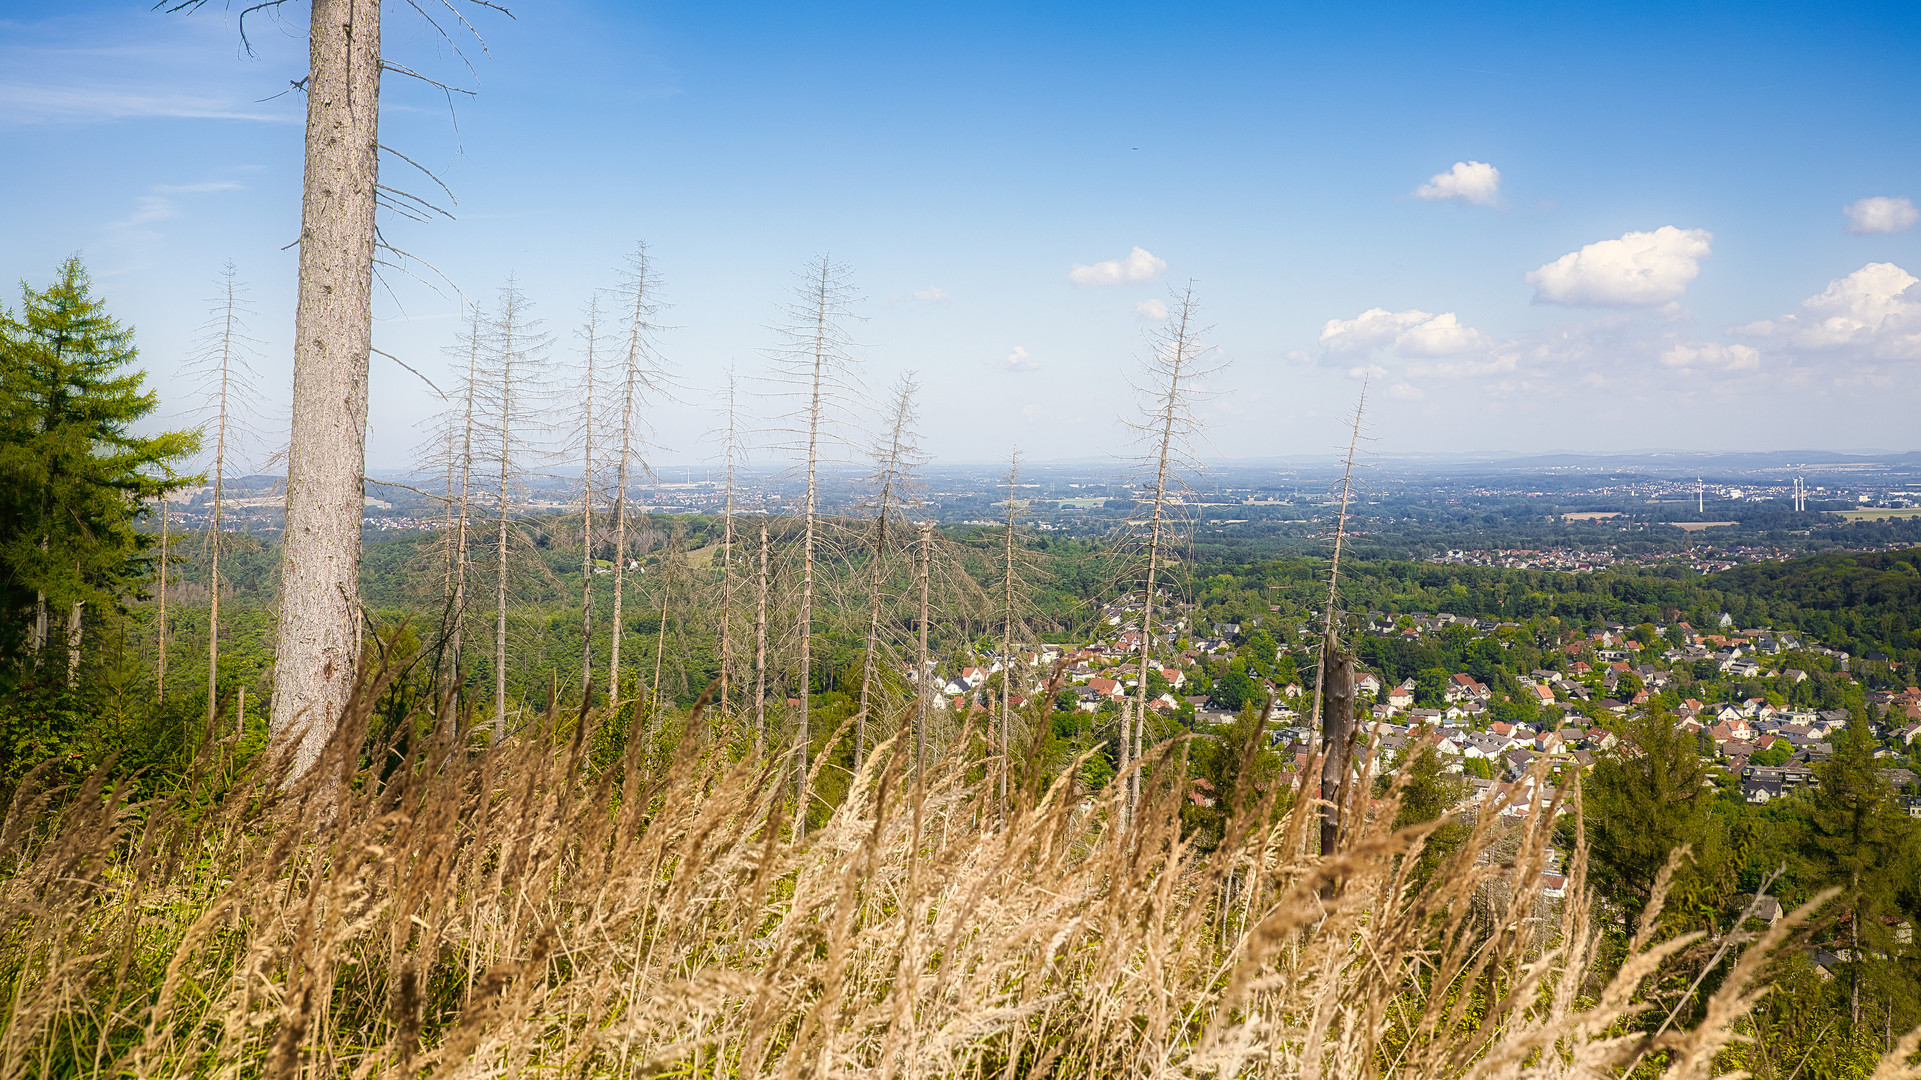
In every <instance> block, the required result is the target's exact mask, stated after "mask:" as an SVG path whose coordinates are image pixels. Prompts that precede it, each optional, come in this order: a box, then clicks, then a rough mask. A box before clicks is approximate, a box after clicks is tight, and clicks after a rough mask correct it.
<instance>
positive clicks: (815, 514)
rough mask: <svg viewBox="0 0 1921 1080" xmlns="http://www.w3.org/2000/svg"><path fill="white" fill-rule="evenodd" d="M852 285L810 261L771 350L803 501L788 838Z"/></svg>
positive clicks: (807, 712) (799, 788) (801, 764)
mask: <svg viewBox="0 0 1921 1080" xmlns="http://www.w3.org/2000/svg"><path fill="white" fill-rule="evenodd" d="M852 301H853V287H852V286H851V285H850V284H849V283H848V275H847V270H846V268H845V267H843V266H839V265H837V264H835V263H834V262H832V261H831V260H829V259H828V258H826V257H825V256H823V257H821V258H820V259H817V260H815V262H814V263H813V264H812V265H811V266H809V267H808V270H807V274H806V277H805V278H804V279H803V280H802V282H801V285H800V287H799V288H798V289H797V290H796V295H795V298H794V303H793V304H791V305H790V306H789V307H788V309H787V311H786V315H787V318H788V323H787V325H786V326H784V327H783V328H782V331H781V333H782V336H783V337H785V338H786V341H785V343H784V344H783V345H782V347H781V348H780V349H779V350H778V352H777V358H778V359H779V361H780V362H781V364H782V367H783V374H784V376H785V378H786V380H787V381H788V382H789V384H790V385H791V386H792V387H793V391H794V392H795V393H796V394H797V396H799V397H800V399H801V401H802V404H801V405H800V407H799V408H798V409H797V410H796V412H795V414H793V417H792V418H793V419H794V420H795V421H796V423H797V424H798V425H799V427H798V429H797V430H795V431H794V434H795V435H796V436H797V437H798V438H797V443H798V445H797V446H796V449H798V450H799V451H800V452H801V453H802V454H803V459H802V460H803V463H804V465H805V468H806V478H807V493H806V497H805V500H804V502H803V504H802V509H801V513H802V528H803V533H802V541H801V577H800V611H799V613H798V617H799V623H800V626H799V630H800V685H799V686H797V687H795V696H796V697H797V698H798V713H797V716H796V721H797V722H796V725H795V743H794V798H795V806H796V810H795V814H794V836H795V839H799V838H801V837H803V836H805V835H806V832H807V800H808V796H807V767H808V761H809V758H810V756H811V755H812V753H813V739H812V733H811V732H810V731H809V728H808V725H809V720H810V718H811V713H812V710H813V689H814V687H813V651H814V569H815V566H814V563H815V559H816V556H817V551H816V548H817V545H818V542H819V538H820V528H821V524H820V485H819V473H820V460H821V455H822V453H823V451H824V450H826V449H827V448H828V445H829V444H830V443H831V441H832V438H833V433H832V430H831V429H833V428H834V427H836V426H837V421H838V418H839V416H840V415H841V414H842V413H843V412H844V410H845V404H844V403H843V402H842V401H841V400H840V398H841V397H842V396H844V395H845V394H846V393H848V392H849V391H850V390H851V387H850V386H849V369H850V368H851V366H852V363H853V355H852V344H851V342H850V341H849V340H848V338H847V333H846V328H845V324H846V323H847V322H848V320H850V319H851V318H852V317H853V316H852V314H851V312H850V311H849V306H850V305H851V303H852Z"/></svg>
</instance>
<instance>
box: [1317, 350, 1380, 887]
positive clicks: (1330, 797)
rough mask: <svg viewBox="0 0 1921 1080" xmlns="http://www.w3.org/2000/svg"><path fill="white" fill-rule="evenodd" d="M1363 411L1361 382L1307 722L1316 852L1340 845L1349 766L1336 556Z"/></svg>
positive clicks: (1350, 709) (1343, 535) (1349, 686)
mask: <svg viewBox="0 0 1921 1080" xmlns="http://www.w3.org/2000/svg"><path fill="white" fill-rule="evenodd" d="M1366 410H1367V382H1366V381H1365V380H1363V381H1362V383H1361V397H1360V400H1359V401H1358V402H1356V403H1355V405H1354V421H1353V424H1352V426H1351V428H1350V430H1349V432H1348V439H1347V467H1346V468H1345V469H1344V470H1342V472H1341V512H1340V516H1339V517H1338V518H1337V519H1336V520H1335V524H1334V557H1333V560H1332V562H1331V563H1330V564H1329V566H1328V571H1327V608H1326V626H1324V627H1323V628H1322V634H1321V662H1320V668H1319V672H1318V674H1317V675H1316V677H1315V680H1314V706H1313V711H1312V714H1311V718H1310V719H1309V721H1308V727H1309V730H1310V731H1314V732H1316V737H1317V738H1318V739H1319V740H1320V744H1321V745H1320V748H1319V749H1320V754H1321V798H1322V799H1324V800H1327V801H1326V803H1325V804H1324V805H1323V806H1322V808H1321V852H1322V853H1323V854H1331V853H1333V851H1334V850H1335V848H1336V847H1337V846H1338V845H1339V843H1340V837H1341V825H1342V817H1343V811H1344V808H1345V806H1346V803H1347V797H1348V790H1347V789H1348V781H1349V777H1350V774H1351V773H1352V771H1353V770H1352V769H1351V767H1350V765H1349V761H1348V759H1349V756H1350V751H1351V750H1352V748H1353V743H1354V736H1355V727H1354V654H1353V653H1351V652H1349V651H1348V649H1347V647H1346V646H1345V645H1343V644H1342V643H1341V623H1342V621H1343V617H1342V615H1341V603H1340V586H1341V552H1342V549H1343V548H1344V547H1345V546H1346V544H1347V511H1348V507H1349V505H1350V504H1351V503H1352V501H1353V497H1354V453H1355V451H1356V450H1357V449H1358V448H1359V447H1360V444H1361V416H1362V414H1363V413H1365V412H1366Z"/></svg>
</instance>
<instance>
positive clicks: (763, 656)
mask: <svg viewBox="0 0 1921 1080" xmlns="http://www.w3.org/2000/svg"><path fill="white" fill-rule="evenodd" d="M755 583H756V587H755V590H754V757H755V758H759V757H760V756H761V755H763V754H765V753H766V752H767V526H766V525H762V526H761V527H760V573H759V574H758V575H757V576H756V578H755Z"/></svg>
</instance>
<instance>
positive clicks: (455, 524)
mask: <svg viewBox="0 0 1921 1080" xmlns="http://www.w3.org/2000/svg"><path fill="white" fill-rule="evenodd" d="M486 326H487V323H486V316H485V314H484V313H483V312H482V311H481V310H480V305H478V304H468V305H467V325H466V327H465V328H464V330H463V331H462V334H461V340H460V342H459V343H458V345H457V346H456V350H457V351H456V355H457V356H459V355H463V354H464V357H465V359H466V373H465V375H463V376H462V378H461V381H460V395H459V399H458V401H457V403H456V404H454V405H453V407H452V408H450V409H449V410H448V412H447V413H446V420H445V422H444V425H443V431H442V437H443V439H444V442H445V447H446V459H445V466H444V468H445V484H446V489H447V494H446V502H445V507H446V515H447V528H446V533H445V539H444V541H443V542H444V543H445V544H446V561H445V573H444V576H443V578H442V582H443V585H442V588H443V592H442V598H441V599H442V603H443V608H444V614H443V615H442V617H441V619H442V622H441V641H442V642H443V644H442V646H441V659H442V663H441V671H442V678H443V679H444V682H445V687H446V689H445V691H444V693H443V695H442V701H443V705H442V708H443V711H445V712H446V713H447V715H448V716H449V718H451V717H452V716H453V715H454V710H455V709H456V708H457V707H458V702H459V697H460V693H461V687H462V686H463V684H464V682H465V678H464V676H463V668H462V665H461V659H460V657H461V651H460V650H461V646H462V643H463V640H464V636H465V635H464V633H463V631H464V630H465V627H466V617H467V604H468V596H467V575H468V572H469V569H470V567H471V564H472V558H471V556H470V553H469V552H470V543H471V541H470V528H471V524H472V520H473V495H474V465H475V460H474V453H475V449H476V447H475V445H474V437H475V434H476V424H477V423H478V422H479V420H480V416H479V414H478V411H477V410H478V409H479V407H480V406H481V404H482V395H483V393H484V389H483V385H482V382H481V379H482V373H481V368H480V360H481V350H482V349H483V348H485V346H486V334H487V330H486Z"/></svg>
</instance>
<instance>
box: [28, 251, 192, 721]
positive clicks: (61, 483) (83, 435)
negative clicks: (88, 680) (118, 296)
mask: <svg viewBox="0 0 1921 1080" xmlns="http://www.w3.org/2000/svg"><path fill="white" fill-rule="evenodd" d="M22 294H23V296H22V305H21V311H20V312H19V314H18V315H16V314H14V313H13V312H6V313H4V314H0V606H3V607H4V612H5V614H4V616H3V617H0V655H4V656H5V657H7V658H8V659H11V660H16V661H18V662H19V664H18V666H17V667H15V668H14V670H15V671H16V672H19V673H21V674H25V675H27V676H28V677H29V678H31V677H32V673H33V672H36V671H37V672H40V678H39V679H38V680H37V681H47V680H49V679H57V678H59V677H60V676H61V675H63V674H64V675H65V676H66V680H67V681H68V682H69V683H71V682H72V681H73V675H74V672H75V670H76V669H77V665H78V658H79V655H80V653H81V651H82V650H81V646H80V643H81V641H82V637H83V635H82V628H83V619H85V618H86V614H85V613H86V612H87V611H88V610H89V609H91V610H93V611H96V612H102V611H110V610H112V609H113V608H114V606H115V605H116V604H117V603H118V602H120V601H121V600H124V599H125V598H127V597H129V596H132V595H138V594H139V591H140V588H141V586H142V584H143V583H144V581H145V579H146V577H147V575H148V573H149V572H150V570H151V559H150V557H149V555H148V549H149V548H150V547H151V546H152V545H153V543H154V539H155V538H154V537H153V536H150V535H148V534H145V533H142V532H140V531H138V530H137V529H136V528H135V526H136V523H137V522H138V521H139V520H140V519H141V518H142V517H143V516H144V515H145V514H146V513H147V512H148V510H149V509H150V507H151V504H152V502H153V500H154V499H156V498H158V497H159V496H161V495H163V494H164V493H166V492H168V491H170V490H173V489H175V488H178V487H180V486H183V485H185V484H189V483H193V482H196V479H197V478H192V477H184V478H175V477H173V475H172V473H171V472H170V471H169V470H167V469H165V468H163V466H164V465H165V464H167V463H169V462H173V461H176V460H178V459H180V458H182V457H185V456H187V455H189V454H192V453H193V452H195V451H196V450H197V449H198V448H199V441H200V440H199V435H198V433H197V432H193V431H174V432H166V433H163V434H159V435H152V436H142V435H137V434H135V433H134V430H133V429H134V427H135V425H136V424H137V423H138V422H139V421H140V420H141V419H142V418H144V417H146V416H147V415H148V414H150V413H152V412H153V410H154V408H155V406H156V405H158V403H159V398H158V395H157V393H156V392H154V391H152V390H148V389H146V388H145V387H144V382H145V378H146V375H145V372H143V371H140V370H139V369H137V368H134V367H133V366H132V365H133V363H134V361H135V359H136V357H137V353H136V350H135V348H134V344H133V331H132V330H131V329H129V328H127V327H123V326H121V325H120V324H119V323H118V322H116V321H115V320H114V319H113V318H112V317H111V316H109V315H108V314H107V312H106V306H105V304H104V303H103V302H102V301H100V300H99V299H97V298H95V297H94V296H93V294H92V282H91V280H90V279H89V278H88V275H87V271H86V269H85V267H83V266H82V265H81V262H80V259H79V257H78V256H73V257H70V258H68V259H67V260H66V261H65V262H64V263H62V264H61V266H60V269H59V272H58V276H57V280H56V281H55V282H54V283H53V285H51V286H50V287H49V288H47V289H46V290H44V291H39V292H36V291H34V290H33V289H32V288H29V287H26V286H24V285H23V286H22ZM56 657H57V659H53V658H56ZM50 665H51V666H50Z"/></svg>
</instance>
